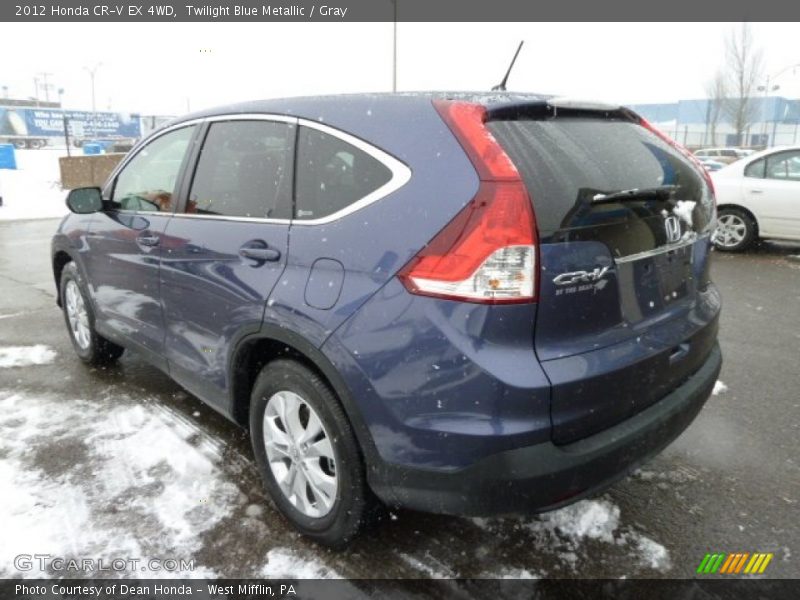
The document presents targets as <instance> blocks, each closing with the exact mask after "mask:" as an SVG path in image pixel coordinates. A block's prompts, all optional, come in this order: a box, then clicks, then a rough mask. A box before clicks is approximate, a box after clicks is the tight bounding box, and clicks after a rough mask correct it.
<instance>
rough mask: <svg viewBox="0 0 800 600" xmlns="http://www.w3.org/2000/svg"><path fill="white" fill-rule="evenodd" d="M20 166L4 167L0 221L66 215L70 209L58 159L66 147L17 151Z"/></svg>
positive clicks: (63, 154) (0, 193) (1, 178)
mask: <svg viewBox="0 0 800 600" xmlns="http://www.w3.org/2000/svg"><path fill="white" fill-rule="evenodd" d="M16 156H17V169H16V170H8V169H0V196H2V197H3V205H2V206H0V221H16V220H21V219H47V218H54V217H63V216H64V215H66V214H67V212H68V209H67V205H66V204H65V199H66V197H67V193H66V191H64V190H62V189H61V183H60V181H61V175H60V171H59V167H58V158H59V157H60V156H66V150H65V149H64V148H61V149H59V148H44V149H42V150H16Z"/></svg>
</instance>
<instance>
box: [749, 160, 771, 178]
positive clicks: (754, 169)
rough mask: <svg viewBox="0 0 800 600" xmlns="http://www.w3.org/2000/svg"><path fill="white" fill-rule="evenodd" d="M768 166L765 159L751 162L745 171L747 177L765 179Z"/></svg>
mask: <svg viewBox="0 0 800 600" xmlns="http://www.w3.org/2000/svg"><path fill="white" fill-rule="evenodd" d="M766 166H767V161H766V160H765V159H763V158H762V159H760V160H756V161H753V162H751V163H750V164H749V165H747V167H746V168H745V170H744V176H745V177H757V178H763V177H764V168H765V167H766Z"/></svg>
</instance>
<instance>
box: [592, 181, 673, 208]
mask: <svg viewBox="0 0 800 600" xmlns="http://www.w3.org/2000/svg"><path fill="white" fill-rule="evenodd" d="M679 187H680V186H677V185H659V186H656V187H649V188H632V189H630V190H620V191H619V192H611V193H609V194H595V195H594V196H593V197H592V204H605V203H607V202H627V201H631V200H647V199H650V198H661V197H665V196H669V194H670V193H671V192H674V191H675V190H677V189H678V188H679Z"/></svg>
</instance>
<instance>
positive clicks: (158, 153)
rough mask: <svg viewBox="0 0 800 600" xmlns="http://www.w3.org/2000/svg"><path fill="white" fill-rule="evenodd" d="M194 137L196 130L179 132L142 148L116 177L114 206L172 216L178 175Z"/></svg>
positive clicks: (166, 135)
mask: <svg viewBox="0 0 800 600" xmlns="http://www.w3.org/2000/svg"><path fill="white" fill-rule="evenodd" d="M193 133H194V126H190V127H183V128H181V129H176V130H175V131H171V132H169V133H165V134H164V135H162V136H160V137H158V138H156V139H155V140H153V141H152V142H150V143H149V144H147V145H146V146H145V147H144V148H142V149H141V150H140V151H139V152H138V153H137V154H136V156H134V157H133V158H132V159H131V161H130V162H129V163H128V164H127V165H125V168H124V169H122V171H121V172H120V174H119V175H118V176H117V180H116V183H115V184H114V192H113V194H112V196H111V203H112V206H113V207H114V208H117V209H121V210H136V211H142V212H172V210H174V208H175V198H174V196H175V187H176V185H177V183H178V174H179V173H180V170H181V165H182V164H183V158H184V156H185V155H186V149H187V148H188V147H189V142H190V141H191V139H192V134H193Z"/></svg>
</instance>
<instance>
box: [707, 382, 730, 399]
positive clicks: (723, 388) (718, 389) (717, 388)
mask: <svg viewBox="0 0 800 600" xmlns="http://www.w3.org/2000/svg"><path fill="white" fill-rule="evenodd" d="M727 391H728V386H727V385H725V384H724V383H722V382H721V381H720V380H719V379H717V381H716V382H715V383H714V389H713V390H711V393H712V394H713V395H714V396H718V395H719V394H722V393H725V392H727Z"/></svg>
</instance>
